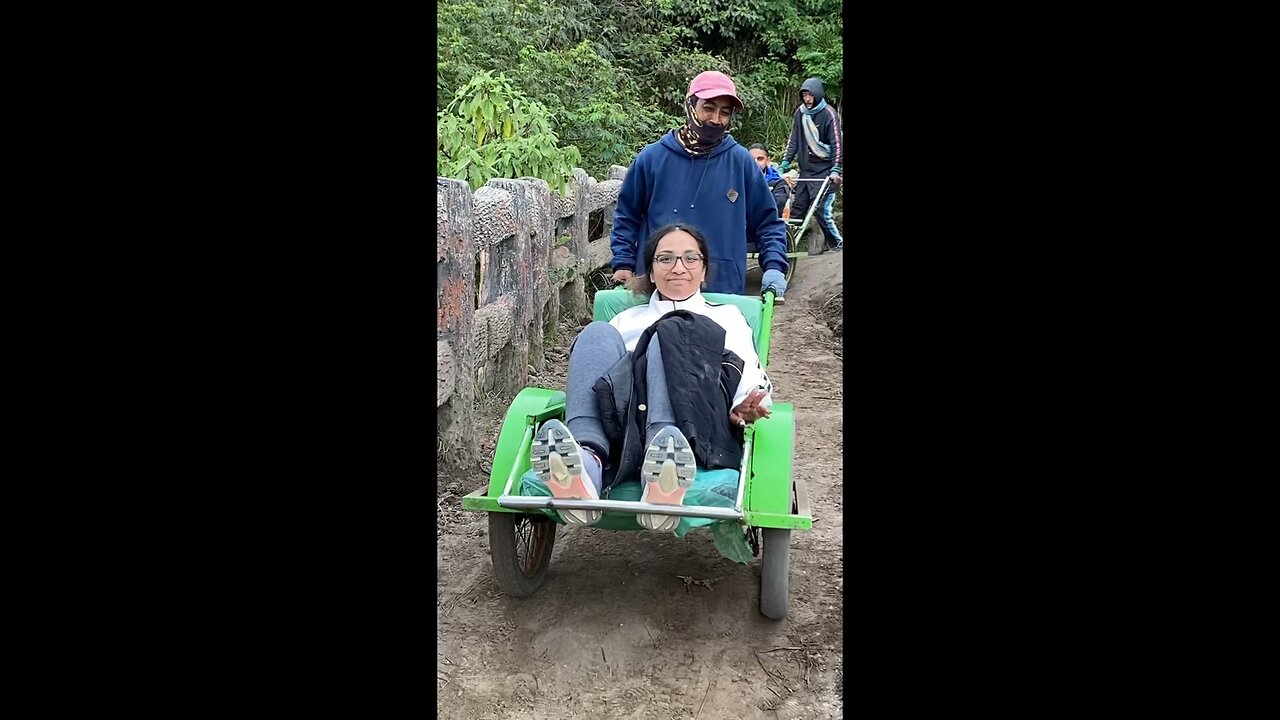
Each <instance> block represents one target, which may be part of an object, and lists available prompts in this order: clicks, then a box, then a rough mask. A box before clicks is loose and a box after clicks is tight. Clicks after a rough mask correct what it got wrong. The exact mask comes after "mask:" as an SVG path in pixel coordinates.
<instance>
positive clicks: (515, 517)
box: [489, 512, 557, 597]
mask: <svg viewBox="0 0 1280 720" xmlns="http://www.w3.org/2000/svg"><path fill="white" fill-rule="evenodd" d="M523 518H528V519H529V522H533V523H538V524H542V523H546V526H543V529H544V532H545V531H546V530H550V531H551V534H550V535H549V539H546V543H547V548H546V550H545V551H544V552H543V554H542V562H541V563H540V564H539V566H538V567H537V568H535V571H534V573H533V575H532V576H528V575H525V574H524V572H523V571H522V570H521V568H520V558H519V555H518V553H517V552H516V543H517V540H516V523H517V522H518V521H520V520H521V519H523ZM547 526H549V527H547ZM556 529H557V526H556V523H555V521H554V520H552V519H551V518H549V517H546V516H545V515H534V514H531V513H505V512H491V513H489V557H490V559H491V560H492V561H493V577H494V579H495V580H497V581H498V587H499V588H501V589H502V592H504V593H506V594H507V595H510V596H511V597H529V596H530V595H532V594H533V593H534V591H536V590H537V589H538V588H540V587H542V582H543V581H544V580H546V579H547V568H548V567H550V566H551V551H552V550H553V549H555V544H556Z"/></svg>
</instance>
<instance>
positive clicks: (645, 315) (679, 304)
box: [609, 290, 773, 409]
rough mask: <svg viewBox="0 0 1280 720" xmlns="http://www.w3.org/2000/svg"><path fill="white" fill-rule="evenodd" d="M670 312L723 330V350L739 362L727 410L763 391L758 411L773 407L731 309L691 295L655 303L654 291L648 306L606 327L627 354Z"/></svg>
mask: <svg viewBox="0 0 1280 720" xmlns="http://www.w3.org/2000/svg"><path fill="white" fill-rule="evenodd" d="M672 310H688V311H689V312H692V313H697V314H699V315H706V316H707V317H709V318H711V319H712V320H715V321H716V324H717V325H719V326H720V327H722V328H724V347H725V349H726V350H731V351H732V352H733V353H734V354H735V355H737V356H738V357H740V358H742V365H743V367H742V379H741V380H740V381H738V391H737V392H735V393H734V394H733V405H732V406H731V408H730V409H732V408H736V407H738V405H740V404H741V403H742V401H743V400H746V399H747V393H749V392H751V391H752V390H764V392H765V396H764V399H762V400H761V401H760V405H761V407H766V408H767V407H770V406H772V405H773V383H771V382H769V376H768V374H766V373H765V371H764V368H762V367H760V356H759V355H756V347H755V345H754V344H753V343H752V341H751V326H750V325H748V324H747V319H746V318H745V317H743V316H742V311H741V310H739V309H738V308H737V306H735V305H721V304H719V303H709V302H707V300H706V298H704V297H702V293H700V292H698V293H694V294H693V296H692V297H690V298H689V299H688V300H659V299H658V291H656V290H655V291H654V292H653V295H652V296H650V297H649V304H648V305H637V306H636V307H633V308H629V309H627V310H623V311H622V312H620V313H618V314H617V315H614V316H613V319H612V320H610V321H609V324H610V325H612V326H614V327H615V328H617V329H618V332H620V333H622V342H623V343H624V344H625V345H626V348H627V350H628V351H631V350H635V349H636V343H637V342H639V341H640V336H641V335H642V334H644V331H645V330H647V329H648V328H649V326H650V325H652V324H654V323H655V322H657V321H658V318H661V317H662V316H663V315H666V314H667V313H669V312H671V311H672ZM663 349H664V350H665V349H666V348H663Z"/></svg>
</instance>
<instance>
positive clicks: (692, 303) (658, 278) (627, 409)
mask: <svg viewBox="0 0 1280 720" xmlns="http://www.w3.org/2000/svg"><path fill="white" fill-rule="evenodd" d="M707 257H708V253H707V242H706V239H705V237H704V236H703V234H702V233H701V232H700V231H699V230H698V229H696V228H694V227H693V226H691V225H687V224H679V223H677V224H671V225H666V226H664V227H661V228H659V229H658V230H657V231H655V232H654V233H653V234H652V235H651V236H650V237H649V239H648V241H647V242H646V244H645V247H644V252H643V260H644V264H643V265H642V267H645V268H648V270H649V272H648V274H647V275H641V276H636V277H633V278H631V280H630V282H629V285H628V287H629V288H630V289H631V290H632V291H633V292H637V293H639V294H642V295H643V294H647V295H649V302H648V304H646V305H639V306H636V307H633V308H631V309H629V310H625V311H623V312H621V313H619V314H618V315H617V316H615V317H614V318H613V319H612V320H610V321H609V322H601V321H597V322H593V323H591V324H590V325H588V326H587V327H585V328H583V330H582V332H581V333H579V335H578V337H577V338H576V339H575V340H574V344H573V347H572V349H571V350H570V354H569V377H568V387H567V390H566V398H565V422H563V423H561V422H560V421H559V420H556V419H550V420H547V421H546V422H545V423H544V424H543V425H542V427H541V428H539V430H538V432H537V434H536V436H535V437H534V441H533V445H532V447H531V449H530V460H531V463H532V465H533V468H534V470H535V472H536V473H537V475H538V478H539V479H540V480H542V481H543V482H544V483H545V484H546V486H547V488H548V489H549V490H550V491H551V494H552V496H554V497H555V498H559V499H579V500H587V499H593V500H594V499H599V497H600V496H601V494H603V493H604V492H605V491H606V490H608V489H609V488H611V487H613V486H614V485H616V484H617V483H618V482H620V481H624V480H626V479H628V478H629V477H634V476H635V475H636V473H637V472H639V473H640V475H641V478H642V480H643V485H644V491H643V495H642V497H641V501H642V502H646V503H652V504H658V505H680V504H682V501H683V499H684V494H685V491H686V490H688V489H689V487H690V486H692V484H693V480H694V474H695V472H696V471H697V469H698V468H703V469H707V470H711V469H715V468H734V469H736V468H738V466H739V464H740V463H741V461H742V446H743V428H745V427H746V425H747V424H748V423H752V422H755V421H756V420H757V419H759V418H763V417H769V407H770V405H771V404H772V395H771V393H772V389H773V386H772V384H771V383H770V382H769V378H768V375H767V374H766V373H765V371H764V368H763V367H761V364H760V360H759V357H758V356H757V354H756V349H755V345H754V343H753V342H752V332H751V328H750V326H749V325H748V324H747V321H746V318H745V317H744V316H743V315H742V312H741V311H740V310H739V309H738V308H737V307H734V306H733V305H720V304H717V303H713V302H710V301H708V300H706V299H705V298H704V297H703V295H702V292H701V289H702V288H703V287H704V285H705V282H706V280H707V270H708V268H707ZM560 513H561V516H562V517H563V518H564V520H565V522H566V523H569V524H573V525H590V524H592V523H595V522H597V521H598V520H599V519H600V517H601V512H600V511H598V510H585V509H563V510H560ZM679 519H680V518H679V517H676V516H669V515H659V514H638V515H637V516H636V520H637V522H638V523H639V524H640V525H641V526H642V527H644V528H647V529H650V530H660V531H670V530H673V529H675V527H676V525H677V523H678V521H679Z"/></svg>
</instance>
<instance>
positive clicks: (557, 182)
mask: <svg viewBox="0 0 1280 720" xmlns="http://www.w3.org/2000/svg"><path fill="white" fill-rule="evenodd" d="M557 140H558V138H557V137H556V134H555V132H554V131H552V129H551V124H550V117H549V115H548V113H547V109H546V108H545V107H543V106H542V104H541V103H538V102H536V101H533V100H530V99H529V98H527V97H526V96H525V95H524V93H523V92H521V91H519V90H517V89H516V88H514V87H513V86H512V85H511V82H510V81H509V80H508V79H507V78H506V77H505V76H504V75H501V74H499V75H494V74H492V73H490V72H488V71H484V72H480V73H477V74H476V75H475V77H473V78H472V79H471V81H470V82H468V83H467V84H466V85H464V86H462V87H461V88H459V89H458V91H457V92H456V93H455V94H454V98H453V102H451V103H449V106H448V107H447V108H446V109H445V110H444V111H443V112H440V113H437V115H436V165H437V172H438V173H439V174H441V175H444V176H446V177H451V178H456V179H458V180H465V181H467V182H468V183H470V185H471V188H472V189H473V190H475V189H478V188H479V187H480V186H481V185H484V184H485V183H486V182H488V181H489V180H490V179H491V178H495V177H506V178H514V177H521V176H529V177H535V178H541V179H542V180H545V181H547V184H549V185H550V186H551V187H553V188H556V189H557V190H559V191H560V192H564V187H565V184H566V182H567V180H568V178H569V177H571V176H572V175H573V168H574V166H575V165H576V164H577V163H579V162H581V160H582V156H581V155H580V154H579V153H578V149H577V148H575V147H573V146H569V147H565V148H561V147H558V146H557Z"/></svg>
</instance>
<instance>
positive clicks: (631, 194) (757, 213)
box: [609, 130, 787, 295]
mask: <svg viewBox="0 0 1280 720" xmlns="http://www.w3.org/2000/svg"><path fill="white" fill-rule="evenodd" d="M673 222H682V223H688V224H690V225H693V226H694V227H696V228H698V229H699V230H701V231H702V234H703V235H705V236H706V238H707V252H708V253H709V254H710V255H711V257H710V258H708V263H707V288H706V292H719V293H733V294H736V295H742V294H745V293H746V289H747V288H746V286H747V245H746V243H747V239H748V238H751V239H752V240H754V241H755V243H756V247H758V248H759V249H760V267H762V268H764V269H765V270H770V269H777V270H781V271H782V272H786V270H787V254H786V253H787V229H786V225H784V224H783V222H782V220H781V219H779V218H778V207H777V205H776V204H774V199H773V195H772V194H771V193H770V192H769V186H768V184H766V183H765V179H764V174H763V173H761V172H760V166H759V165H756V161H755V160H754V159H753V158H752V157H751V153H750V152H748V151H747V149H746V148H744V147H742V146H741V145H739V144H738V142H737V141H736V140H734V139H733V136H732V135H725V137H724V140H722V141H721V142H720V144H719V145H717V146H716V147H715V149H714V150H712V151H711V152H710V153H709V154H707V155H704V156H701V157H693V156H692V155H690V154H689V153H688V152H686V151H685V149H684V147H682V146H681V145H680V141H679V140H677V139H676V137H675V131H674V130H673V131H671V132H669V133H667V134H666V135H663V136H662V138H661V139H659V140H658V142H656V143H651V144H649V145H646V146H645V148H644V149H643V150H641V151H640V154H639V155H637V156H636V160H635V162H634V163H632V164H631V168H630V169H629V170H628V171H627V176H626V178H625V179H624V180H623V181H622V189H621V190H620V191H619V193H618V209H617V211H616V212H615V213H614V216H613V232H612V233H610V235H609V246H610V248H611V249H612V250H613V261H612V262H611V263H610V265H611V266H612V268H613V269H614V270H618V269H620V268H625V269H630V270H632V271H633V272H635V274H637V275H641V274H643V273H644V272H645V270H644V268H643V267H641V266H640V265H641V263H643V262H644V258H642V257H640V254H641V253H642V252H643V247H644V243H645V242H646V241H647V240H648V239H649V236H650V235H652V234H653V232H654V231H655V230H657V229H658V228H660V227H662V226H663V225H666V224H668V223H673Z"/></svg>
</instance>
